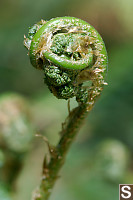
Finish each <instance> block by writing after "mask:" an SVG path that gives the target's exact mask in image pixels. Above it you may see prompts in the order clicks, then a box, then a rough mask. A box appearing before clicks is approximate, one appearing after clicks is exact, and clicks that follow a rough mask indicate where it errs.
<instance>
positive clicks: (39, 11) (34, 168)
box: [0, 0, 133, 200]
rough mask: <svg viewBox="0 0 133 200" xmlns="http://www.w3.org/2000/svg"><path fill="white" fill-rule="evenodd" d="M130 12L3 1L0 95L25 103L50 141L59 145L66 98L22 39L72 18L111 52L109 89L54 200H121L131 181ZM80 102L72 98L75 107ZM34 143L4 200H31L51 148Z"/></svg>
mask: <svg viewBox="0 0 133 200" xmlns="http://www.w3.org/2000/svg"><path fill="white" fill-rule="evenodd" d="M132 10H133V1H132V0H112V1H109V0H82V1H80V0H38V1H36V0H28V1H27V0H19V1H18V0H1V1H0V93H1V95H3V94H4V93H7V92H13V93H18V94H20V95H22V96H24V97H25V98H27V101H29V107H30V109H31V113H32V123H33V124H34V135H35V133H36V132H39V133H41V134H44V135H46V136H47V137H48V139H49V140H50V141H51V143H52V144H56V143H57V141H58V139H59V135H58V132H59V131H60V129H61V122H63V120H62V119H65V117H66V116H67V114H68V111H67V101H64V100H57V99H56V98H55V97H54V96H52V94H50V92H49V90H48V89H47V87H46V85H44V83H43V74H42V72H40V71H38V70H36V69H34V68H33V67H32V66H31V64H30V61H29V58H28V56H27V55H26V54H27V51H26V49H25V48H24V47H23V36H24V34H27V32H28V27H29V26H32V25H33V24H34V23H36V22H38V21H40V19H44V20H49V19H51V18H53V17H59V16H74V17H78V18H81V19H83V20H85V21H87V22H88V23H90V24H91V25H93V26H94V27H95V28H96V29H97V30H98V32H99V33H100V34H101V36H102V38H103V40H104V41H105V44H106V47H107V51H108V58H109V65H108V74H107V82H108V86H106V87H105V89H104V90H103V92H102V95H101V97H100V98H99V100H98V101H97V103H96V105H95V107H94V109H93V110H92V112H91V113H90V114H89V116H88V118H87V120H86V123H85V124H84V127H83V128H82V130H81V131H80V133H79V135H78V137H77V138H76V141H75V144H74V145H73V146H72V148H71V150H70V152H69V154H68V157H67V160H66V164H65V166H64V167H63V169H62V171H61V178H60V179H59V181H58V183H57V184H56V186H55V188H54V191H53V193H52V196H51V199H50V200H57V199H62V200H67V199H69V200H80V199H84V200H88V199H91V200H96V199H99V200H104V199H108V200H112V199H113V200H118V195H119V193H118V184H119V183H133V172H132V167H133V166H132V165H133V162H132V161H133V160H132V153H133V78H132V76H133V12H132ZM75 105H76V103H75V101H74V100H72V101H71V107H74V106H75ZM34 140H35V141H34V142H33V143H34V144H33V147H32V149H31V150H30V151H28V152H27V154H26V156H25V158H24V160H23V167H22V168H21V171H20V172H19V175H18V176H17V178H16V180H15V183H14V185H15V186H14V187H13V189H12V193H11V194H10V195H9V196H8V194H6V193H8V192H7V191H8V189H7V188H5V186H3V183H1V185H2V186H0V200H8V199H10V198H11V199H12V200H23V199H26V200H30V197H31V192H32V191H33V189H34V188H35V187H36V186H37V184H38V183H39V180H40V175H41V165H42V161H43V155H44V153H46V151H47V150H46V149H47V147H46V144H45V142H44V141H42V139H41V138H35V139H34ZM0 181H1V180H0ZM3 188H4V189H3Z"/></svg>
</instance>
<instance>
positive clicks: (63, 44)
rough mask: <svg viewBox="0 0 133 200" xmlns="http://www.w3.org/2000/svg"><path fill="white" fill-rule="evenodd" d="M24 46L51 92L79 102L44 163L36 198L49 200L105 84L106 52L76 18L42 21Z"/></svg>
mask: <svg viewBox="0 0 133 200" xmlns="http://www.w3.org/2000/svg"><path fill="white" fill-rule="evenodd" d="M24 45H25V46H26V48H27V49H28V51H29V56H30V61H31V64H32V65H33V66H34V67H35V68H37V69H41V70H43V71H44V75H45V78H44V80H45V83H46V84H47V85H48V87H49V89H50V91H51V92H52V93H53V94H54V95H55V96H56V97H57V98H59V99H66V100H67V99H70V98H72V97H76V100H77V102H78V104H79V106H78V107H76V108H75V109H73V110H72V111H71V112H70V113H69V116H68V118H67V120H66V123H65V126H64V128H63V129H62V136H61V139H60V141H59V144H58V145H57V147H55V148H54V149H53V150H52V152H53V153H51V160H50V161H49V162H48V163H47V162H46V160H45V162H44V166H43V178H42V181H41V184H40V187H39V189H38V190H37V191H36V192H35V195H34V197H33V199H34V200H46V199H48V198H49V195H50V192H51V189H52V187H53V185H54V183H55V181H56V179H57V175H58V172H59V170H60V168H61V166H62V165H63V163H64V159H65V155H66V152H67V150H68V149H69V146H70V144H71V143H72V142H73V139H74V138H75V135H76V133H77V131H78V129H79V128H80V126H81V124H82V122H83V120H84V118H85V117H86V115H87V114H88V112H89V111H90V110H91V109H92V107H93V105H94V102H95V99H96V97H97V96H99V95H100V93H101V91H102V89H103V86H104V85H105V84H106V82H105V74H106V71H107V52H106V48H105V45H104V42H103V40H102V38H101V36H100V35H99V33H98V32H97V31H96V30H95V29H94V28H93V27H92V26H91V25H89V24H88V23H87V22H85V21H83V20H81V19H77V18H74V17H59V18H54V19H51V20H50V21H48V22H46V21H43V20H42V21H41V22H39V23H37V24H35V25H34V26H33V27H31V28H30V29H29V34H28V37H27V38H26V37H25V40H24ZM88 81H89V83H88ZM87 83H88V84H87Z"/></svg>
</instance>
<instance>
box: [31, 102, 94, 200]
mask: <svg viewBox="0 0 133 200" xmlns="http://www.w3.org/2000/svg"><path fill="white" fill-rule="evenodd" d="M92 107H93V104H90V106H88V104H81V105H79V106H78V107H76V108H75V109H73V110H72V111H71V112H70V114H69V117H68V122H67V123H66V124H65V126H66V127H65V130H64V129H63V130H62V133H61V134H63V135H62V137H61V139H60V141H59V143H58V145H57V147H56V148H55V149H52V148H51V160H50V162H49V163H48V164H47V163H46V159H44V160H45V161H44V166H43V175H42V180H41V184H40V187H39V188H38V189H37V190H36V191H35V192H34V194H33V200H48V199H49V196H50V194H51V191H52V188H53V186H54V184H55V182H56V180H57V179H58V177H59V176H58V174H59V171H60V169H61V167H62V166H63V164H64V161H65V158H66V154H67V152H68V150H69V148H70V145H71V144H72V143H73V141H74V139H75V136H76V135H77V133H78V131H79V129H80V128H81V126H82V124H83V122H84V120H85V118H86V116H87V114H88V112H89V111H90V110H91V109H92Z"/></svg>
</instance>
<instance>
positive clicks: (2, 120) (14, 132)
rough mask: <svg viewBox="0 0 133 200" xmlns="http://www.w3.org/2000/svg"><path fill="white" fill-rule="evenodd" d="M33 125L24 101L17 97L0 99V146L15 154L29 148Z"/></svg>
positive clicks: (6, 95) (11, 96) (5, 96)
mask: <svg viewBox="0 0 133 200" xmlns="http://www.w3.org/2000/svg"><path fill="white" fill-rule="evenodd" d="M33 133H34V132H33V125H32V122H31V120H30V112H29V108H28V105H26V100H24V99H23V98H22V97H20V96H19V95H15V94H5V95H2V96H1V98H0V145H1V146H3V147H4V148H7V149H10V150H11V151H14V152H16V153H19V152H20V153H23V152H25V151H27V150H28V149H29V148H30V145H31V140H32V138H33Z"/></svg>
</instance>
